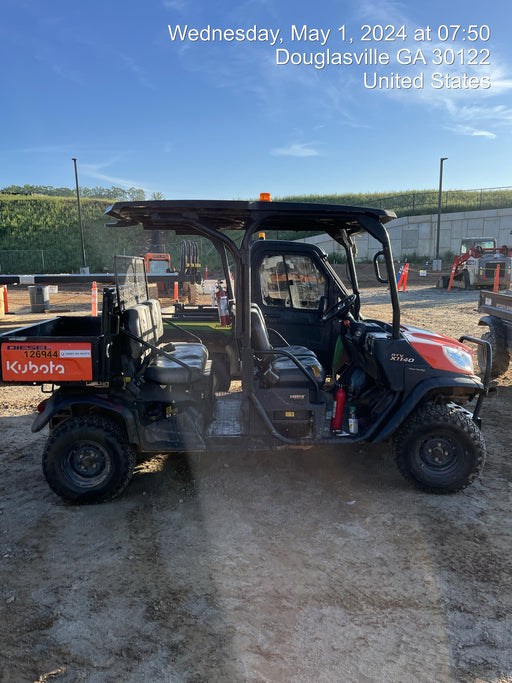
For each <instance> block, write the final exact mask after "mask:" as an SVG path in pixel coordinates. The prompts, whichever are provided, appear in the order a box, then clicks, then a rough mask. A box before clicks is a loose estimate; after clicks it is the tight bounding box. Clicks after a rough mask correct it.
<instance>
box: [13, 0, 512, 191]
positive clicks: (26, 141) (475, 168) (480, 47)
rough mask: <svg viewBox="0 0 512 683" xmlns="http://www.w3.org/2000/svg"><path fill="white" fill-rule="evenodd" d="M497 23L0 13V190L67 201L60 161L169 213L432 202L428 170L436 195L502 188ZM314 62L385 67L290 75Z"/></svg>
mask: <svg viewBox="0 0 512 683" xmlns="http://www.w3.org/2000/svg"><path fill="white" fill-rule="evenodd" d="M511 18H512V8H511V6H510V3H509V2H508V0H507V1H505V0H495V1H494V2H488V3H483V2H480V1H479V2H476V0H464V1H462V0H452V2H449V3H448V2H446V1H443V2H441V1H440V0H431V1H430V2H428V3H416V4H414V5H413V4H412V3H401V2H394V1H391V0H384V1H382V2H378V1H377V0H374V1H371V0H341V1H340V0H318V1H317V2H313V3H312V2H308V3H297V2H295V1H292V0H246V1H244V0H241V1H240V2H228V1H227V0H218V1H217V2H215V3H212V2H205V1H204V0H147V1H146V2H144V3H143V2H140V1H139V2H135V1H134V0H124V2H109V1H108V0H106V1H103V2H99V1H98V0H89V2H87V3H70V2H63V1H62V0H52V1H51V2H50V1H48V0H39V1H38V2H34V1H33V0H31V1H29V0H4V2H3V11H2V23H1V26H0V51H1V59H2V65H3V69H2V71H3V74H2V81H3V84H2V85H3V87H2V95H3V96H2V106H1V108H0V117H1V123H2V125H1V134H0V152H1V156H2V162H3V163H2V164H1V166H0V187H4V186H7V185H11V184H25V183H29V184H43V185H54V186H66V187H73V186H74V171H73V162H72V160H71V159H72V157H77V159H78V170H79V176H80V184H81V185H86V186H88V187H93V186H95V185H102V186H105V187H108V186H110V185H117V186H121V187H130V186H136V187H142V188H144V189H145V191H146V192H147V194H148V196H149V194H150V193H151V192H161V193H162V194H163V195H164V196H165V197H166V198H168V199H175V198H208V199H238V198H252V197H257V196H258V194H259V192H262V191H265V192H271V193H272V195H273V196H276V197H278V196H286V195H291V194H310V193H315V194H327V193H344V192H392V191H402V190H403V191H405V190H408V189H426V188H433V187H436V186H437V183H438V174H439V159H440V157H448V161H446V162H445V165H444V187H445V188H446V189H472V188H479V187H501V186H510V185H512V168H511V161H510V160H511V158H512V135H511V132H512V98H511V93H512V47H511V42H510V36H509V33H510V28H509V27H510V23H511V21H510V20H511ZM365 25H368V26H370V27H376V28H375V29H372V30H371V31H370V30H369V29H363V28H362V27H363V26H365ZM169 26H171V30H172V31H176V27H177V26H180V27H181V29H182V30H184V27H185V26H188V28H189V29H195V30H196V31H201V30H202V29H205V28H206V27H208V26H210V27H211V28H216V29H221V30H222V31H225V30H229V29H232V30H233V31H236V30H241V31H243V32H244V34H243V35H245V36H246V40H244V41H241V40H240V41H235V40H233V41H228V40H225V39H223V40H222V41H220V40H210V41H206V40H201V39H199V40H190V39H189V37H192V38H193V37H195V36H197V35H198V34H197V33H196V34H193V33H192V34H191V35H190V34H189V37H187V38H186V39H185V40H178V39H176V40H174V41H173V40H171V32H170V31H169ZM293 26H295V27H296V33H295V36H297V34H298V33H300V31H301V30H302V27H303V26H307V30H308V33H307V37H308V40H302V41H299V40H294V41H292V39H291V38H292V36H293V35H294V34H293V33H292V27H293ZM341 26H345V33H344V37H345V40H342V37H343V33H342V32H341V31H339V30H338V29H339V28H340V27H341ZM386 26H392V27H394V31H393V29H385V27H386ZM401 26H405V30H404V31H402V32H401V31H400V27H401ZM450 26H452V27H454V26H455V27H456V26H458V27H460V28H459V29H457V34H456V35H455V36H453V34H454V32H455V29H453V28H449V29H448V31H446V30H445V29H444V28H443V27H450ZM254 27H256V30H257V32H258V37H262V38H264V37H265V35H264V32H265V31H268V32H270V31H271V30H272V31H274V33H275V32H276V31H277V30H279V38H278V40H277V41H276V44H275V45H274V46H272V45H271V44H270V42H265V41H264V40H260V41H252V40H249V38H250V37H252V33H251V32H248V33H246V32H247V31H248V30H249V29H254ZM379 27H384V34H387V36H388V38H394V40H387V41H384V40H379V38H380V37H381V29H380V28H379ZM427 27H430V34H427ZM487 27H488V28H487ZM328 29H331V33H330V35H329V38H328V40H326V41H325V43H324V45H322V44H321V43H322V42H323V41H314V40H313V38H315V37H316V36H317V35H319V36H321V33H320V31H321V30H323V31H327V30H328ZM418 29H420V30H421V31H423V32H424V35H422V33H421V31H420V33H417V30H418ZM404 32H405V33H406V34H407V37H406V39H405V40H403V39H402V37H403V33H404ZM365 34H368V35H367V37H369V38H371V40H366V41H364V40H361V39H362V38H363V37H365ZM201 35H202V36H203V37H205V36H206V34H205V33H203V34H201ZM224 35H227V37H229V34H223V36H224ZM422 37H423V40H421V38H422ZM474 38H476V40H474ZM278 49H279V50H281V52H280V53H277V52H276V51H277V50H278ZM418 49H419V50H421V57H419V56H418V53H417V50H418ZM285 50H287V51H288V52H284V51H285ZM327 50H330V55H331V59H333V60H334V61H335V60H336V59H337V58H336V56H335V55H336V54H338V55H339V54H341V55H349V56H350V55H352V59H353V60H354V59H356V58H358V59H360V58H361V56H363V58H364V57H365V55H366V57H367V58H368V56H369V54H370V52H369V51H372V53H371V54H372V55H376V54H377V55H378V56H379V58H380V59H383V60H384V61H385V60H386V58H387V59H388V60H389V63H387V64H386V63H381V64H379V65H378V66H374V65H364V64H362V65H361V66H357V65H356V64H347V63H346V61H348V57H347V56H345V57H343V60H344V62H345V63H343V64H336V63H334V64H329V65H325V66H324V68H316V67H315V66H314V65H308V64H292V63H291V61H293V60H295V61H297V60H299V59H302V60H303V61H308V59H311V56H310V55H311V54H313V55H316V57H313V59H316V60H317V62H316V63H317V65H319V64H320V61H319V60H321V59H326V55H327ZM365 50H366V52H365ZM375 50H376V51H377V53H375V52H373V51H375ZM400 50H402V51H403V50H409V51H410V54H411V55H415V56H417V57H418V59H417V62H416V64H414V65H413V64H401V63H399V62H398V53H399V51H400ZM292 53H295V55H296V56H293V57H292ZM302 53H305V55H306V56H305V57H302V56H301V55H302ZM278 54H279V57H278ZM407 54H408V53H407V52H401V53H400V59H401V60H402V61H404V60H405V57H406V56H407ZM287 55H288V56H289V60H290V61H288V63H277V62H278V61H282V62H284V61H286V56H287ZM333 55H334V56H333ZM386 55H387V57H386ZM338 59H340V58H339V57H338ZM423 60H424V61H423ZM439 60H441V63H440V64H435V63H433V62H434V61H439ZM462 60H464V62H465V63H464V64H460V61H462ZM425 62H426V64H425ZM451 62H453V63H451ZM471 62H472V63H471ZM365 72H366V74H367V76H366V85H365V80H364V79H365V77H364V73H365ZM392 74H394V76H392ZM434 74H440V75H438V76H434ZM464 75H465V76H466V83H465V86H466V87H453V86H456V85H461V84H462V83H463V79H464ZM397 77H398V78H399V79H400V80H399V81H398V83H399V85H400V86H401V87H399V88H398V87H391V84H393V83H394V81H393V78H397ZM385 78H388V79H390V80H389V81H388V82H386V81H385V80H383V79H385ZM371 79H376V82H377V83H379V86H380V87H375V88H371V87H367V86H370V85H372V80H371ZM379 79H381V80H379ZM404 79H405V80H404ZM407 79H409V81H407ZM414 79H416V80H414ZM445 79H447V80H445ZM411 81H412V83H413V84H415V85H416V87H415V86H414V85H411ZM469 82H470V83H471V85H469ZM386 83H388V85H389V87H386ZM441 84H442V85H441ZM407 86H409V87H407ZM433 86H435V87H433ZM449 86H450V87H449ZM489 86H490V87H489Z"/></svg>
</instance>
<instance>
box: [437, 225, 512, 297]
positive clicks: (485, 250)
mask: <svg viewBox="0 0 512 683" xmlns="http://www.w3.org/2000/svg"><path fill="white" fill-rule="evenodd" d="M498 269H499V274H498V277H499V287H500V289H508V287H509V286H510V281H511V276H512V247H509V246H507V245H503V246H501V247H498V246H496V240H495V239H494V237H472V238H467V239H464V240H462V244H461V250H460V254H459V255H458V256H455V257H454V259H453V265H452V271H451V274H450V276H447V275H444V276H443V277H442V278H441V280H440V285H439V286H442V287H445V288H448V289H451V287H452V285H453V283H454V282H457V283H461V284H462V286H463V287H464V289H479V288H484V287H493V286H494V284H495V281H496V271H497V270H498Z"/></svg>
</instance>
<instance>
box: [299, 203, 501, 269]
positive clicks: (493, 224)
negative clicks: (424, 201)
mask: <svg viewBox="0 0 512 683" xmlns="http://www.w3.org/2000/svg"><path fill="white" fill-rule="evenodd" d="M386 227H387V229H388V232H389V236H390V238H391V247H392V250H393V255H394V256H395V257H396V258H397V259H398V258H400V257H404V256H407V255H410V254H412V253H416V254H417V255H418V256H422V257H423V256H425V257H429V258H430V259H432V258H433V257H434V256H435V245H436V233H437V214H434V215H427V216H405V217H403V218H397V219H396V220H394V221H391V223H387V225H386ZM511 231H512V208H510V209H487V210H485V211H462V212H460V213H446V214H441V230H440V239H439V253H440V256H441V257H442V256H443V255H444V254H446V253H447V252H449V251H451V252H453V253H456V254H458V253H459V250H460V242H461V239H462V238H463V237H480V236H482V235H483V236H486V237H495V238H496V240H497V243H498V246H501V245H502V244H508V245H512V235H511ZM302 241H305V242H312V243H313V244H318V246H320V247H322V249H324V251H326V252H327V253H330V252H332V251H338V247H339V245H338V244H337V243H336V242H335V241H334V240H332V239H331V238H330V237H329V236H328V235H317V236H314V237H306V238H304V240H302ZM356 244H357V255H358V258H360V259H366V258H371V257H372V256H373V254H374V253H375V252H376V251H377V250H378V247H379V245H378V243H377V242H376V241H375V240H374V239H372V238H371V237H369V236H368V235H361V236H360V237H356Z"/></svg>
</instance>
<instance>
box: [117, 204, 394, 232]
mask: <svg viewBox="0 0 512 683" xmlns="http://www.w3.org/2000/svg"><path fill="white" fill-rule="evenodd" d="M105 213H106V214H107V215H109V216H111V217H112V218H115V219H116V221H117V222H115V223H109V224H108V225H109V226H118V227H123V226H130V225H139V224H140V225H142V226H143V227H144V229H145V230H174V231H175V232H177V233H178V234H189V233H190V232H194V231H195V229H197V228H198V227H199V226H207V227H208V228H210V229H214V230H248V229H250V228H253V227H255V226H256V229H268V230H295V231H298V232H306V231H320V232H327V233H328V234H335V233H337V232H338V231H339V230H340V229H345V230H347V232H348V233H349V234H354V233H358V232H363V231H367V232H370V233H371V234H372V235H373V236H374V237H376V238H377V239H379V240H380V239H381V236H380V235H379V234H374V231H375V230H376V232H377V233H380V230H379V229H378V228H377V226H379V227H381V226H383V225H384V224H385V223H387V222H389V221H391V220H393V219H394V218H396V215H395V213H394V212H393V211H387V210H385V209H373V208H364V207H357V206H341V205H339V204H319V203H305V202H282V201H276V202H268V201H254V202H251V201H208V200H165V201H144V202H117V203H115V204H113V205H112V206H110V207H109V208H108V209H107V210H106V212H105ZM371 225H373V229H371V228H370V229H369V226H371Z"/></svg>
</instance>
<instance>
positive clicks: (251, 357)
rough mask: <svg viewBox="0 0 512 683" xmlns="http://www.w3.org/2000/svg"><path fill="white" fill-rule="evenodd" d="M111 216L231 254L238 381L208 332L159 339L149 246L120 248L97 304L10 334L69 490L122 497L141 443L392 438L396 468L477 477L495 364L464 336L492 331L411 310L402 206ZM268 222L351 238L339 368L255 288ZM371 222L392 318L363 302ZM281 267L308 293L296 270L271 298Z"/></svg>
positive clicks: (272, 443)
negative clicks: (404, 291) (398, 244)
mask: <svg viewBox="0 0 512 683" xmlns="http://www.w3.org/2000/svg"><path fill="white" fill-rule="evenodd" d="M107 214H108V216H109V217H110V219H111V220H112V219H113V220H114V223H110V224H109V229H111V230H123V228H124V227H125V226H133V225H136V224H141V225H142V226H143V227H144V228H145V229H146V230H174V231H175V232H176V233H177V234H183V235H185V234H187V235H193V236H195V237H206V238H209V239H210V240H211V241H212V243H213V244H214V245H215V247H216V248H217V250H218V251H219V253H220V256H221V261H222V263H223V265H224V268H225V271H226V272H225V276H226V277H225V279H226V282H230V273H229V269H230V266H232V267H233V270H234V283H235V284H234V292H233V294H234V296H233V297H232V300H231V301H230V317H231V321H232V334H233V338H234V343H235V348H236V353H237V354H238V358H239V362H240V368H241V386H240V388H239V389H237V390H233V391H231V392H229V393H225V392H224V393H222V392H218V391H216V381H215V371H214V372H212V364H211V361H210V359H209V357H208V350H207V348H206V346H205V345H204V344H203V343H202V341H201V339H198V338H192V337H190V338H189V339H191V340H190V341H181V342H172V343H170V344H168V345H167V346H162V344H161V342H162V337H163V323H162V316H161V311H160V307H159V304H158V302H157V301H155V300H150V299H149V298H148V290H147V284H146V278H145V271H144V262H143V260H142V259H136V258H133V259H131V258H126V257H125V258H121V259H118V260H117V264H116V271H117V273H118V275H117V286H116V288H115V290H114V289H113V288H105V290H104V294H103V310H102V316H101V318H92V317H84V316H77V317H58V318H55V319H53V320H48V321H45V322H43V323H39V324H37V325H32V326H29V327H26V328H22V329H20V330H15V331H13V332H10V333H7V334H5V335H3V336H1V337H0V343H1V371H2V378H1V379H2V380H3V381H8V382H9V381H10V382H32V383H33V382H38V383H41V384H46V385H47V386H48V384H53V389H54V391H53V393H52V395H51V397H50V398H49V399H47V400H45V401H43V402H42V403H41V404H40V406H39V407H38V410H39V414H38V415H37V417H36V419H35V422H34V424H33V427H32V429H33V431H35V432H37V431H39V430H41V429H42V428H43V427H45V426H46V425H48V426H49V432H50V433H49V438H48V441H47V445H46V448H45V451H44V454H43V471H44V474H45V476H46V479H47V481H48V483H49V485H50V486H51V488H52V489H53V490H54V491H55V492H56V493H57V494H59V495H60V496H61V497H62V498H64V499H65V500H67V501H70V502H74V503H85V502H98V501H105V500H109V499H112V498H114V497H115V496H116V495H118V494H119V493H120V492H121V491H122V490H123V489H124V488H125V486H126V485H127V484H128V482H129V481H130V478H131V476H132V473H133V469H134V465H135V460H136V456H137V454H138V453H151V452H172V451H183V450H188V451H201V450H210V451H214V450H215V449H225V448H226V447H230V445H234V444H236V445H237V447H238V448H242V449H270V448H275V447H278V446H289V447H293V446H309V447H313V450H312V457H314V447H315V446H317V445H319V444H331V445H332V446H333V447H334V448H339V449H344V448H345V447H349V446H350V445H352V444H354V443H357V442H361V441H366V442H371V443H373V442H379V441H384V440H391V441H392V442H393V443H394V448H395V452H396V460H397V464H398V467H399V469H400V471H401V472H402V474H403V475H404V476H405V477H406V478H407V479H408V480H409V481H410V482H412V483H413V484H414V485H416V486H417V487H419V488H420V489H423V490H426V491H430V492H434V493H450V492H455V491H459V490H460V489H463V488H464V487H465V486H467V485H468V484H470V483H471V482H472V481H473V480H474V479H475V478H476V477H477V475H478V473H479V472H480V470H481V468H482V466H483V463H484V458H485V444H484V440H483V437H482V434H481V431H480V418H479V413H480V409H481V405H482V401H483V398H484V396H485V395H486V393H487V387H488V383H489V377H488V375H489V373H486V376H485V377H484V379H483V381H481V380H480V379H479V378H478V377H477V376H476V375H475V373H474V369H473V360H472V352H471V350H470V348H469V347H468V346H466V345H465V344H463V341H470V342H474V343H476V344H480V345H483V346H485V347H486V348H487V352H488V353H489V354H490V353H491V350H490V344H489V343H488V342H486V341H485V340H480V339H476V338H469V337H461V339H460V340H459V341H456V340H454V339H450V338H448V337H445V336H442V335H439V334H435V333H432V332H427V331H425V330H420V329H416V328H411V327H407V326H402V325H401V324H400V307H399V300H398V293H397V288H396V279H395V273H394V267H393V259H392V254H391V248H390V240H389V236H388V233H387V230H386V228H385V224H386V223H387V222H388V221H390V220H392V219H393V218H394V214H393V213H392V212H388V211H384V210H379V209H365V208H357V207H345V206H338V205H326V204H307V203H292V202H268V201H255V202H247V201H233V202H231V201H148V202H126V203H124V202H121V203H117V204H114V205H113V206H111V207H110V208H109V209H108V210H107ZM271 229H274V230H295V231H297V232H299V233H300V232H305V231H323V232H326V233H328V234H329V235H330V236H331V237H332V238H333V239H335V240H337V241H338V242H339V243H340V244H341V245H342V246H343V247H344V249H345V252H346V255H347V268H348V274H349V279H350V288H351V289H350V291H349V290H348V289H346V290H344V291H342V292H341V293H340V296H339V300H338V301H337V302H336V303H335V304H334V305H333V306H330V307H326V298H325V297H324V296H318V302H317V309H316V314H317V316H318V320H320V319H323V320H324V321H328V320H336V321H337V325H338V330H339V335H338V343H337V346H336V349H335V358H334V361H333V362H332V363H331V364H330V369H329V371H328V372H329V375H330V376H328V372H327V371H326V369H325V368H324V366H323V365H322V363H320V361H319V360H318V357H317V356H316V354H315V353H314V352H313V351H311V350H310V349H309V348H308V347H307V346H297V345H291V346H289V345H287V343H286V341H285V340H284V339H283V340H281V341H280V342H279V343H278V344H276V345H274V346H273V345H272V344H271V343H270V338H269V334H268V330H267V326H266V324H265V319H264V318H263V316H262V314H261V310H260V308H259V307H258V306H257V305H256V304H254V302H253V301H252V297H251V258H250V251H251V242H252V241H253V240H254V239H256V235H257V234H258V232H259V231H264V230H271ZM362 232H367V233H369V234H370V235H371V236H372V237H373V238H374V239H375V240H377V242H378V243H379V244H380V245H381V246H380V249H379V251H378V253H377V254H376V255H375V259H374V266H375V274H376V278H377V280H378V281H379V282H382V283H386V284H387V286H388V287H389V292H390V298H391V304H392V311H393V314H392V320H391V322H383V321H379V320H371V319H366V318H365V317H364V316H363V315H362V310H361V309H362V306H361V295H360V291H359V288H358V283H357V274H356V263H355V260H354V251H355V250H354V237H355V236H356V235H357V234H359V233H362ZM236 237H238V239H236ZM383 266H385V269H386V273H384V272H383V271H381V269H382V268H383ZM286 280H288V284H289V286H290V287H291V288H295V287H296V285H300V287H299V289H300V292H302V294H301V293H300V292H299V293H298V296H302V300H304V301H305V300H307V301H309V299H310V296H309V293H308V292H309V288H310V286H311V284H312V283H311V282H310V281H308V278H305V279H304V278H302V279H301V280H300V281H299V279H297V278H296V277H295V278H294V276H293V274H292V275H290V273H289V272H288V274H287V273H286V271H285V273H284V274H283V277H281V275H279V274H277V273H276V277H275V278H274V279H271V280H270V282H271V283H272V285H271V286H270V287H269V292H268V294H269V296H273V295H279V292H281V291H282V289H283V285H284V284H286ZM290 281H291V282H293V284H291V285H290ZM306 294H307V296H306ZM279 296H280V295H279ZM285 305H286V301H285ZM292 341H293V340H292ZM473 399H476V401H475V403H474V404H472V407H471V409H468V406H469V404H470V402H471V401H473ZM464 406H465V407H464Z"/></svg>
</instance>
